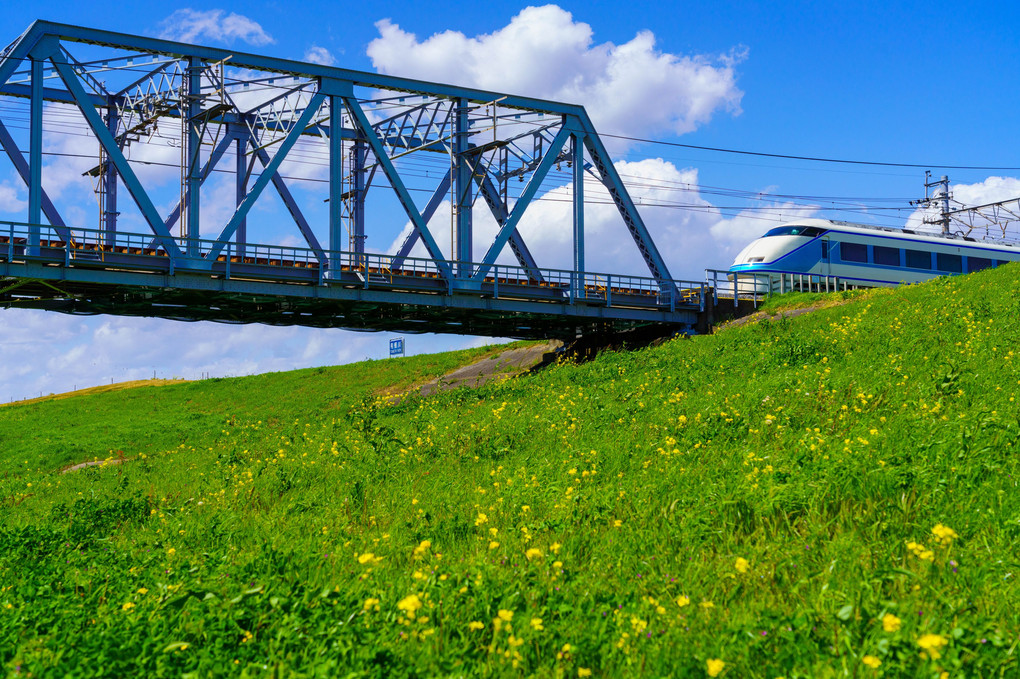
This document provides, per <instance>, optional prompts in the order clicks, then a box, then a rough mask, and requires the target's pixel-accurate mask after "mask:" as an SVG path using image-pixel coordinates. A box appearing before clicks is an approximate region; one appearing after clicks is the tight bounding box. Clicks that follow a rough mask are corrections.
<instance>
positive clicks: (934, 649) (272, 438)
mask: <svg viewBox="0 0 1020 679" xmlns="http://www.w3.org/2000/svg"><path fill="white" fill-rule="evenodd" d="M1018 273H1020V270H1018V268H1017V267H1016V266H1013V265H1009V266H1006V267H1001V268H999V269H997V270H994V271H985V272H981V273H978V274H974V275H971V276H967V277H958V278H953V279H941V280H937V281H933V282H931V283H927V284H924V285H918V286H912V287H909V288H902V289H898V290H875V291H869V292H865V293H857V294H855V295H853V299H851V300H849V301H848V302H847V303H846V304H844V305H841V306H836V307H832V308H828V309H823V310H820V311H817V312H814V313H812V314H808V315H805V316H801V317H798V318H795V319H787V320H765V321H761V322H758V323H755V324H750V325H747V326H743V327H737V328H732V329H729V330H726V331H725V332H721V333H718V334H716V335H713V336H709V337H698V338H694V339H690V340H674V341H672V342H669V343H667V344H664V345H662V346H659V347H655V348H651V349H646V350H642V351H635V352H615V353H607V354H604V355H602V356H600V357H599V358H598V359H596V360H594V361H592V362H589V363H586V364H582V365H572V364H561V365H557V366H554V367H552V368H549V369H547V370H545V371H543V372H541V373H539V374H536V375H532V376H527V377H523V378H518V379H514V380H510V381H508V382H504V383H500V384H493V385H489V386H486V387H483V388H481V389H478V390H457V391H451V392H443V393H438V394H434V395H432V396H430V397H427V398H420V397H411V398H406V399H404V400H402V401H401V402H400V403H399V404H396V405H394V404H392V403H391V402H390V401H389V400H388V399H386V398H383V397H380V396H379V394H380V393H381V392H382V391H383V390H384V389H385V388H386V387H389V386H395V387H398V386H406V385H408V384H411V383H414V382H417V381H421V380H424V379H427V378H428V377H430V376H434V375H437V374H440V373H442V372H445V371H446V370H448V369H450V368H452V367H454V366H456V365H458V364H461V363H463V362H466V361H467V360H468V359H467V357H466V356H463V355H457V354H447V355H440V356H434V357H418V358H415V359H406V360H402V361H387V362H375V363H371V364H359V365H355V366H345V367H341V368H335V369H334V368H331V369H325V370H320V371H316V370H311V371H298V372H295V373H281V374H275V375H266V376H259V377H253V378H239V379H236V380H220V381H206V382H198V383H189V384H184V385H177V386H167V387H159V388H155V389H139V390H132V391H123V392H113V393H108V394H100V395H95V396H83V397H80V398H71V399H65V400H61V401H52V402H46V403H38V404H34V405H26V406H20V407H19V406H14V407H7V408H3V409H0V439H2V441H3V444H4V445H3V448H2V451H3V452H2V453H0V470H2V471H0V476H2V480H0V666H2V667H3V668H4V669H5V671H6V672H7V673H8V674H10V675H12V676H24V675H25V674H27V673H31V674H32V675H33V676H58V675H59V676H63V675H66V674H71V675H74V676H91V675H95V676H100V675H102V676H110V675H127V676H138V675H145V676H194V677H207V676H223V675H231V676H378V677H389V676H448V675H451V676H461V675H464V676H516V675H519V674H524V675H535V676H562V677H578V676H585V675H586V673H587V672H588V671H590V672H591V673H592V676H628V677H629V676H678V677H679V676H684V677H686V676H695V677H697V676H705V675H707V674H710V670H711V671H712V672H716V671H718V672H719V674H718V676H727V677H752V678H757V677H762V678H768V679H773V678H774V677H778V676H783V677H787V678H791V677H835V676H841V677H842V676H850V677H874V676H886V677H900V676H903V677H939V676H941V675H942V673H943V672H948V676H952V677H957V676H967V677H1009V676H1017V675H1018V673H1020V664H1018V662H1017V657H1016V655H1017V648H1016V647H1017V640H1018V634H1020V596H1018V595H1020V588H1018V587H1017V585H1016V579H1017V577H1018V575H1020V574H1018V568H1020V563H1018V556H1017V554H1018V553H1017V544H1018V539H1020V493H1018V491H1017V487H1016V486H1017V478H1018V476H1017V475H1018V474H1020V462H1018V460H1017V446H1018V445H1020V444H1018V442H1020V407H1018V405H1017V403H1016V402H1015V401H1014V395H1015V393H1016V391H1017V385H1018V384H1020V367H1018V366H1017V365H1016V363H1017V362H1018V361H1020V356H1018V355H1017V353H1015V352H1016V351H1020V350H1018V349H1017V347H1018V346H1020V302H1018V301H1017V300H1020V280H1018ZM475 355H477V352H476V354H475ZM109 450H121V451H123V453H124V455H126V456H128V457H135V459H133V460H131V461H129V462H127V463H125V464H123V465H120V466H117V467H110V468H104V469H98V468H90V469H86V470H83V471H81V472H76V473H73V474H67V475H59V474H57V473H55V471H54V470H56V469H58V468H59V467H61V466H63V465H65V464H67V463H68V462H77V461H81V460H83V459H90V458H92V457H94V456H98V457H104V456H105V455H106V454H108V452H107V451H109ZM717 661H722V663H724V664H723V665H722V669H721V671H719V663H718V662H717ZM869 663H870V665H874V664H875V663H880V665H879V666H878V667H877V669H873V668H872V667H871V666H870V665H869Z"/></svg>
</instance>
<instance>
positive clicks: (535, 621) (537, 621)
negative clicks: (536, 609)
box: [531, 618, 545, 632]
mask: <svg viewBox="0 0 1020 679" xmlns="http://www.w3.org/2000/svg"><path fill="white" fill-rule="evenodd" d="M531 627H532V629H534V630H535V631H536V632H541V631H542V630H544V629H545V627H543V626H542V618H532V619H531Z"/></svg>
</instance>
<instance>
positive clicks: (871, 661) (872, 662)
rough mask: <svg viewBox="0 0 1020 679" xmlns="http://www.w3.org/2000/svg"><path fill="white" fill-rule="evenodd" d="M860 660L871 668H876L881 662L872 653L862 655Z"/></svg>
mask: <svg viewBox="0 0 1020 679" xmlns="http://www.w3.org/2000/svg"><path fill="white" fill-rule="evenodd" d="M861 662H862V663H864V664H865V665H867V666H868V667H870V668H871V669H873V670H877V669H878V666H879V665H881V664H882V661H881V660H879V659H878V658H876V657H875V656H873V655H866V656H864V657H863V658H861Z"/></svg>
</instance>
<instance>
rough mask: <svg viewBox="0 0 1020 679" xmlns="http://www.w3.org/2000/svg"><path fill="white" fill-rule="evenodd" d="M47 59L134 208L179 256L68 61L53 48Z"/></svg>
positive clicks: (173, 241)
mask: <svg viewBox="0 0 1020 679" xmlns="http://www.w3.org/2000/svg"><path fill="white" fill-rule="evenodd" d="M50 61H51V62H52V63H53V65H54V66H55V67H56V69H57V73H58V74H59V75H60V79H61V80H63V81H64V85H66V86H67V89H68V90H70V92H71V95H72V96H73V97H74V99H75V101H76V102H77V104H78V109H79V110H80V111H81V112H82V115H84V116H85V120H86V121H87V122H88V124H89V127H90V128H91V129H92V133H93V134H94V135H96V138H97V139H98V140H99V143H100V144H102V145H103V148H104V149H105V150H106V153H107V157H108V158H109V159H110V160H111V161H113V164H114V165H115V166H116V167H117V172H119V173H120V176H121V180H122V181H123V182H124V185H125V186H127V189H128V192H129V193H130V194H131V197H132V198H133V199H134V201H135V204H137V205H138V209H139V210H141V212H142V216H143V217H145V221H146V222H148V224H149V228H150V229H152V232H153V233H154V234H156V236H157V237H158V238H159V241H160V243H161V244H162V245H163V247H164V249H166V251H167V253H169V254H171V255H176V256H178V257H179V256H181V254H182V253H181V249H180V248H179V247H178V246H177V242H176V241H175V240H174V238H173V236H172V235H171V234H170V232H169V231H168V230H167V228H166V225H165V224H164V223H163V219H162V218H161V217H160V216H159V212H157V211H156V207H155V206H154V205H153V204H152V200H150V199H149V196H148V194H146V193H145V189H144V188H142V185H141V183H140V182H139V181H138V177H137V175H135V172H134V170H132V169H131V164H130V163H129V162H128V160H127V158H125V157H124V154H123V153H122V152H121V150H120V148H118V146H117V141H116V140H115V139H114V138H113V135H112V134H111V133H110V131H109V130H108V129H107V128H106V124H105V123H104V122H103V119H102V117H101V116H100V115H99V113H97V112H96V109H95V107H94V106H93V105H92V104H91V102H90V101H89V98H88V96H87V94H86V93H85V89H84V88H83V87H82V86H81V83H79V82H78V77H77V75H76V74H75V72H74V69H72V68H71V66H70V65H68V63H67V61H66V60H65V59H64V56H63V54H62V53H61V52H60V51H59V50H57V51H55V52H54V53H53V55H52V56H51V57H50Z"/></svg>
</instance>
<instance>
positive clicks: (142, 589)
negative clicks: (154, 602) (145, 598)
mask: <svg viewBox="0 0 1020 679" xmlns="http://www.w3.org/2000/svg"><path fill="white" fill-rule="evenodd" d="M138 593H139V594H148V593H149V590H147V589H145V588H144V587H139V588H138Z"/></svg>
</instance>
